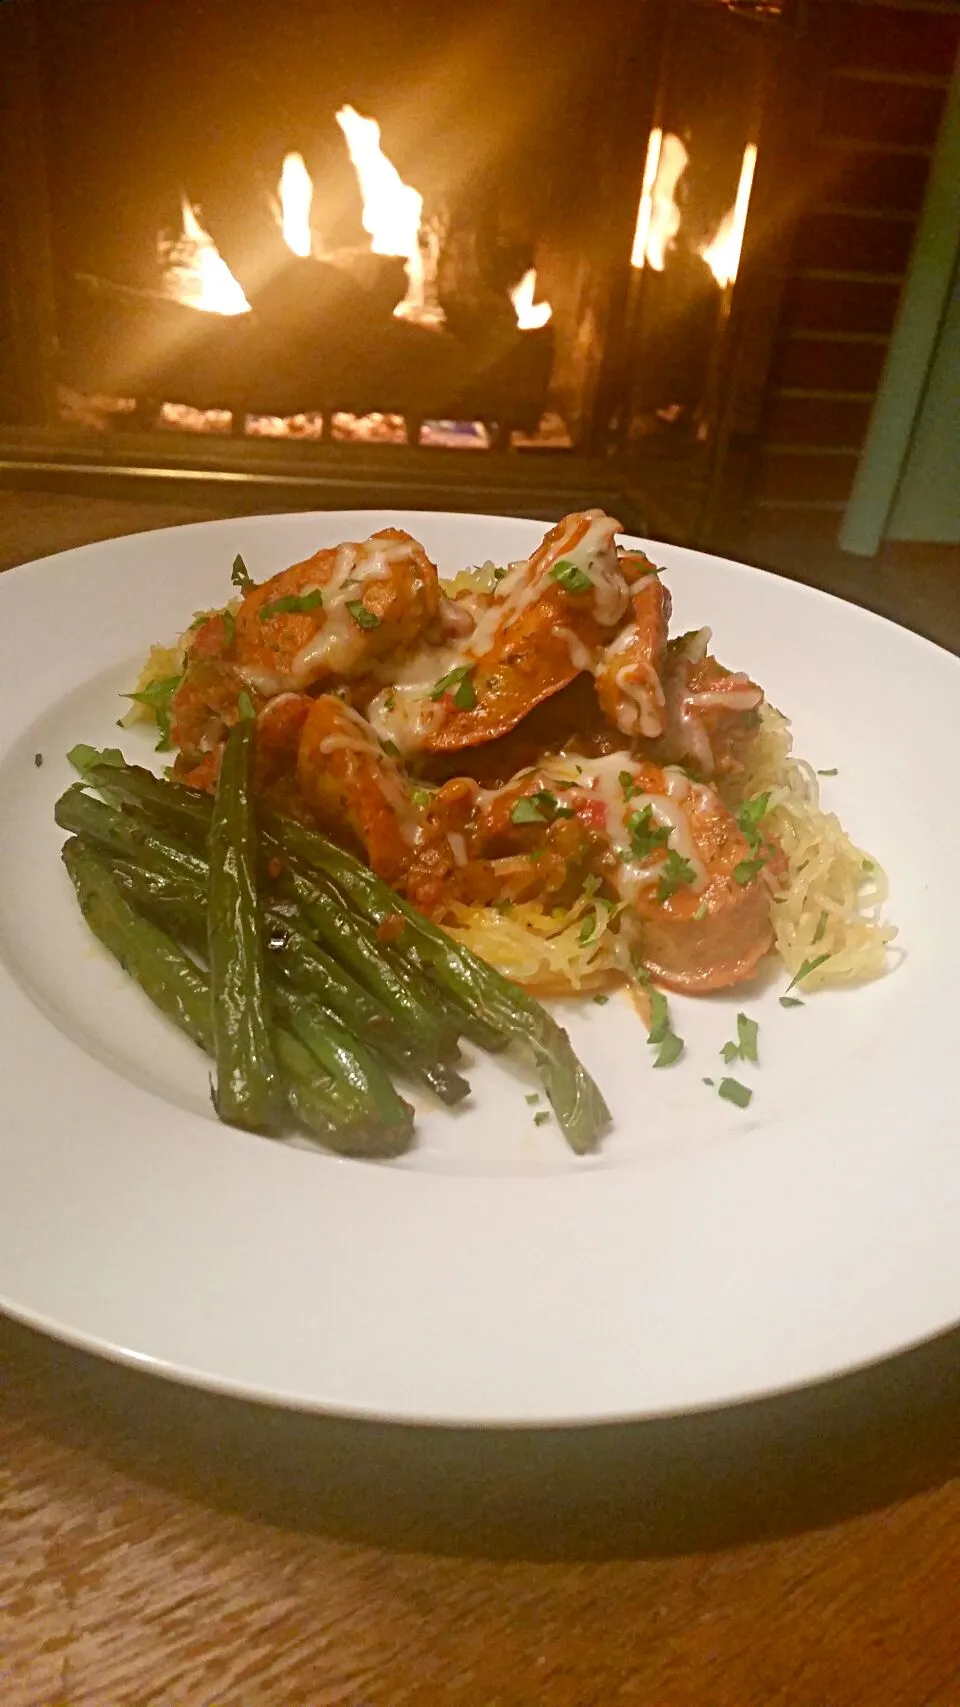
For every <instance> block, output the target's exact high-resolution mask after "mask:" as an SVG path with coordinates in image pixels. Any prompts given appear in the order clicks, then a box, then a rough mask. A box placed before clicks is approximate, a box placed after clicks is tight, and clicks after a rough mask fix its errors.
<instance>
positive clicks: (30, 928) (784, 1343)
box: [0, 512, 960, 1424]
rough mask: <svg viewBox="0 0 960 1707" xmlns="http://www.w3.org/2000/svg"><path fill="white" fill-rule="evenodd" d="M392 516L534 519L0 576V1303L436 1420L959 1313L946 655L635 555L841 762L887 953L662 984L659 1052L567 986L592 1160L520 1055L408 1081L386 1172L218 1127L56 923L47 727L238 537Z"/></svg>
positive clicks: (664, 1378)
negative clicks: (453, 1097)
mask: <svg viewBox="0 0 960 1707" xmlns="http://www.w3.org/2000/svg"><path fill="white" fill-rule="evenodd" d="M387 523H398V524H400V525H402V526H405V527H408V528H409V529H410V531H411V532H412V533H413V534H415V535H416V536H417V538H419V539H422V540H423V542H424V544H425V546H426V548H427V550H428V551H429V552H430V554H431V556H433V557H434V559H435V560H436V561H437V562H438V563H439V565H440V567H441V570H442V571H444V572H452V571H453V570H455V569H456V568H458V567H460V566H462V565H463V564H466V563H477V562H482V561H483V560H484V559H485V558H488V557H489V558H493V559H495V560H498V561H501V562H502V561H505V560H506V559H508V558H514V557H518V556H521V555H523V554H525V553H526V552H528V551H529V550H530V548H531V547H532V545H533V544H534V542H535V541H536V540H537V539H539V537H540V535H541V533H542V528H541V527H540V526H539V524H537V523H533V522H524V521H514V520H509V519H504V518H491V517H486V516H456V515H436V514H403V515H398V514H396V513H391V514H389V515H387V514H380V513H371V512H359V513H356V512H355V513H347V514H329V513H327V514H316V515H308V516H304V515H299V516H298V515H284V516H261V517H256V518H252V519H242V520H236V521H221V522H211V523H205V524H201V525H199V526H193V527H184V528H174V529H169V530H166V531H162V532H157V533H148V534H142V535H140V536H139V537H135V538H126V539H120V540H115V541H112V542H111V543H109V544H105V545H91V546H87V547H84V548H83V549H81V550H78V551H69V552H65V553H63V554H62V555H60V556H57V557H54V558H50V559H47V560H46V561H43V562H40V563H36V564H32V565H30V566H28V567H26V568H23V569H18V570H14V571H12V572H10V573H8V574H6V575H4V576H2V577H0V805H2V811H0V1072H2V1081H0V1082H2V1087H3V1089H2V1105H0V1107H2V1114H0V1121H2V1128H0V1303H2V1307H3V1308H4V1309H6V1310H7V1311H8V1312H10V1314H12V1315H15V1316H17V1317H19V1318H21V1319H22V1320H24V1321H26V1322H30V1323H32V1324H33V1325H35V1326H37V1327H40V1328H43V1329H45V1330H46V1331H48V1332H50V1333H53V1334H56V1335H59V1336H61V1337H62V1338H64V1339H66V1340H70V1341H73V1342H74V1343H77V1344H80V1345H83V1346H86V1347H88V1348H90V1349H93V1350H95V1351H99V1352H102V1353H106V1354H107V1355H109V1356H112V1357H116V1358H121V1359H124V1360H126V1361H129V1362H133V1363H137V1364H139V1365H141V1366H144V1367H148V1368H151V1369H153V1370H156V1371H157V1372H160V1373H163V1374H166V1375H169V1376H175V1377H178V1378H180V1379H183V1380H186V1381H192V1382H196V1383H200V1384H202V1385H204V1386H207V1387H211V1388H218V1389H221V1390H224V1391H229V1392H233V1393H240V1394H245V1395H249V1396H253V1397H257V1398H261V1399H269V1400H274V1401H280V1402H283V1403H287V1404H291V1405H296V1406H301V1407H306V1408H316V1409H322V1410H327V1411H339V1412H345V1413H352V1414H358V1415H361V1414H362V1415H369V1416H379V1417H390V1418H398V1419H404V1420H411V1421H414V1420H423V1421H430V1422H438V1423H452V1424H467V1423H505V1424H546V1423H574V1422H586V1421H595V1420H601V1419H611V1418H616V1417H640V1416H650V1415H654V1414H663V1413H669V1412H674V1411H680V1410H684V1409H688V1408H691V1407H701V1406H711V1405H717V1404H721V1403H728V1402H730V1401H733V1400H741V1399H746V1398H749V1397H753V1396H756V1395H759V1394H761V1393H768V1392H771V1391H774V1390H777V1389H783V1388H788V1387H791V1386H794V1385H797V1384H800V1383H803V1382H809V1381H812V1380H814V1379H816V1378H818V1377H822V1376H826V1375H830V1374H833V1373H835V1372H838V1371H841V1370H844V1369H847V1368H849V1367H851V1366H852V1365H856V1364H860V1363H864V1362H866V1361H869V1360H872V1359H876V1358H879V1357H882V1356H884V1355H886V1354H888V1353H891V1352H893V1351H896V1350H898V1349H900V1348H902V1347H904V1346H906V1345H908V1344H910V1343H911V1342H914V1341H916V1340H918V1339H921V1338H924V1337H926V1336H928V1335H931V1334H933V1333H935V1332H937V1331H938V1330H941V1329H944V1328H946V1327H947V1326H948V1325H950V1324H952V1323H953V1322H955V1321H956V1320H957V1319H958V1318H960V1239H958V1228H960V1131H958V1130H957V1120H956V1117H955V1116H953V1115H952V1114H951V1097H952V1094H953V1081H954V1078H955V1073H956V1058H957V1047H958V1043H957V1038H958V1033H957V1025H956V1018H955V1013H956V999H955V992H956V978H957V968H958V967H960V924H958V905H957V896H956V880H955V877H954V870H953V868H954V862H955V857H956V849H957V847H958V846H960V794H958V791H957V789H956V787H955V786H954V782H953V778H952V775H951V772H952V771H953V769H954V768H955V758H954V754H953V738H955V736H956V731H957V730H958V729H960V665H958V662H957V661H956V660H955V659H953V658H952V657H950V656H949V655H948V654H947V653H945V652H942V651H940V650H938V649H937V648H936V647H934V646H931V645H929V644H928V643H927V642H925V641H923V640H920V639H917V638H916V637H915V636H913V635H912V634H909V633H907V632H905V631H904V630H901V629H899V628H896V627H894V626H893V625H892V624H890V623H888V622H885V621H883V620H882V619H881V618H879V617H875V616H871V615H869V614H867V613H865V612H864V611H862V610H859V609H856V608H854V607H853V606H851V605H847V604H843V603H841V602H840V601H838V600H835V599H831V598H828V597H825V596H824V595H822V594H820V593H816V592H812V591H810V590H809V589H807V588H805V587H800V586H795V585H792V584H791V583H789V582H787V581H781V580H777V579H775V578H774V577H772V576H768V575H765V574H763V573H761V572H760V571H758V570H754V569H748V568H745V567H743V566H742V565H740V564H735V563H729V562H725V561H723V560H721V559H718V558H713V557H707V556H703V555H701V554H699V553H697V552H694V551H687V550H683V549H679V548H677V547H667V546H662V547H661V546H653V547H651V550H652V554H653V555H654V556H655V558H656V559H657V561H659V562H663V563H665V564H666V565H667V571H668V572H667V580H668V581H669V585H670V588H671V591H672V593H673V596H674V604H675V626H676V630H677V631H679V630H682V629H684V628H688V627H693V626H696V625H699V624H701V623H704V622H707V623H710V624H711V625H712V626H713V628H714V631H715V643H716V650H717V653H718V655H719V657H720V658H721V659H723V660H725V661H727V662H729V663H730V664H731V665H734V666H736V667H740V668H743V669H745V670H748V671H749V672H750V673H751V674H752V675H753V676H754V678H755V679H756V680H758V681H760V682H762V683H763V684H764V686H765V687H766V689H767V692H768V694H769V697H770V698H771V699H772V700H773V702H774V703H775V704H777V705H778V706H780V707H781V708H783V709H785V710H786V711H787V712H788V713H789V714H791V715H792V716H793V718H794V723H795V733H796V741H797V748H798V751H799V752H800V753H801V754H803V755H805V756H807V757H808V758H809V759H810V760H811V761H812V762H813V763H814V764H815V765H818V766H823V767H828V766H829V767H832V766H834V765H836V766H837V767H838V769H839V775H838V776H837V777H836V779H835V780H828V781H826V782H825V783H824V793H825V795H826V799H827V802H828V804H829V805H831V806H834V805H835V806H836V808H837V809H838V811H839V812H840V813H841V814H842V817H843V819H844V822H845V823H846V825H847V827H848V828H849V830H850V831H851V833H852V834H853V835H854V837H855V838H856V839H857V840H858V841H860V842H861V843H863V844H864V845H865V846H867V847H868V848H870V849H871V850H873V851H874V852H875V853H876V854H877V856H878V857H879V858H880V859H881V860H882V861H883V863H884V865H885V866H886V867H887V870H888V872H889V874H890V880H891V885H892V903H891V915H892V917H893V918H894V919H895V921H896V922H897V923H898V924H899V926H900V932H901V934H900V943H901V945H902V948H903V950H904V954H903V957H902V960H901V961H900V964H898V965H897V967H896V970H895V971H894V972H893V973H892V975H890V976H888V977H886V978H884V979H883V980H881V981H880V982H878V983H875V984H873V985H870V986H868V987H866V988H864V989H861V990H858V991H855V992H850V993H842V994H824V995H818V996H816V997H815V998H811V999H810V1000H809V1001H808V1002H807V1004H806V1005H805V1006H804V1007H803V1008H797V1009H794V1010H791V1011H786V1010H784V1009H782V1008H780V1006H779V1004H778V1002H777V994H778V990H779V989H782V987H783V981H780V982H779V984H778V985H777V984H768V985H767V986H766V987H765V988H764V989H762V990H760V991H750V992H748V993H746V994H745V993H744V992H740V993H734V994H733V995H731V996H730V997H723V998H711V999H708V1000H704V999H700V1000H692V999H688V1000H683V999H681V998H679V997H678V998H674V999H673V1004H672V1005H673V1011H674V1016H675V1025H676V1028H677V1029H678V1030H679V1031H680V1032H681V1033H682V1035H683V1036H684V1037H685V1038H686V1040H687V1054H686V1058H685V1059H684V1061H683V1062H681V1063H680V1064H679V1065H678V1066H676V1067H674V1068H671V1069H670V1070H669V1071H662V1072H653V1071H652V1070H651V1066H650V1053H651V1052H650V1050H649V1048H648V1047H647V1045H646V1043H645V1038H644V1033H643V1031H642V1028H641V1026H640V1024H639V1021H638V1019H637V1017H636V1015H635V1013H634V1012H633V1010H632V1008H631V1007H630V1005H629V1003H628V1001H627V1000H626V998H625V997H617V998H614V999H613V1000H611V1001H610V1003H609V1004H608V1005H607V1006H605V1007H600V1006H595V1005H593V1004H592V1003H586V1004H585V1005H582V1006H581V1007H579V1008H578V1009H576V1010H574V1009H571V1010H570V1012H569V1020H568V1023H569V1026H570V1030H571V1032H572V1035H573V1039H574V1043H575V1045H576V1047H577V1049H578V1050H579V1051H580V1052H581V1053H582V1055H583V1057H584V1059H585V1061H586V1062H587V1064H588V1065H589V1066H590V1068H591V1069H592V1071H593V1072H594V1074H595V1076H596V1077H597V1079H598V1080H599V1082H600V1084H601V1086H602V1087H603V1089H604V1091H605V1092H606V1094H607V1097H608V1100H609V1102H610V1104H611V1107H612V1109H613V1111H614V1115H615V1122H616V1124H615V1130H614V1132H613V1133H612V1134H611V1136H610V1137H608V1139H607V1140H606V1142H605V1144H604V1145H603V1148H602V1151H601V1152H600V1154H599V1155H598V1156H597V1157H596V1158H590V1159H588V1160H580V1161H578V1160H576V1159H575V1158H574V1157H573V1156H572V1155H571V1154H570V1153H569V1152H568V1151H567V1150H566V1148H565V1146H564V1143H563V1140H562V1138H561V1137H560V1134H559V1132H558V1131H557V1128H556V1127H555V1126H554V1125H553V1124H552V1123H551V1124H550V1125H548V1126H540V1127H536V1126H535V1125H534V1123H533V1119H532V1110H531V1109H530V1107H528V1105H527V1104H526V1103H525V1101H524V1092H525V1091H526V1090H528V1089H529V1088H530V1087H529V1085H528V1084H527V1083H524V1082H523V1081H521V1080H520V1079H519V1078H516V1077H511V1076H510V1074H509V1072H508V1071H507V1070H505V1069H504V1067H503V1066H502V1065H501V1064H499V1063H496V1062H489V1061H484V1062H482V1063H479V1064H478V1065H477V1067H476V1069H475V1070H472V1072H471V1077H472V1079H473V1083H474V1086H475V1090H476V1095H475V1097H474V1099H473V1104H472V1106H471V1107H470V1108H469V1109H468V1110H466V1111H464V1112H462V1113H458V1114H456V1115H451V1114H449V1113H447V1112H445V1111H437V1110H432V1109H431V1110H425V1111H424V1113H423V1117H422V1122H421V1123H420V1136H419V1142H418V1144H417V1146H416V1148H415V1149H414V1150H413V1151H412V1153H411V1154H410V1155H409V1156H408V1157H407V1158H405V1159H404V1160H403V1161H402V1162H400V1163H397V1164H393V1165H387V1166H377V1165H372V1164H369V1163H359V1162H349V1161H343V1160H338V1159H336V1158H334V1157H331V1156H328V1155H325V1154H323V1153H321V1152H318V1151H315V1150H308V1149H304V1148H299V1147H295V1146H291V1145H286V1144H275V1143H271V1142H269V1141H268V1140H265V1139H261V1138H255V1137H249V1136H246V1135H244V1134H242V1133H240V1132H237V1131H233V1130H230V1129H228V1128H226V1127H223V1126H221V1125H219V1124H218V1123H217V1121H216V1119H215V1118H214V1116H213V1112H212V1109H211V1107H210V1104H209V1098H208V1081H207V1071H206V1068H205V1064H204V1062H203V1060H202V1058H201V1057H200V1055H199V1053H198V1052H197V1051H196V1050H195V1049H194V1048H193V1046H192V1045H191V1044H190V1043H189V1042H187V1041H185V1040H184V1039H183V1038H182V1037H181V1036H180V1035H179V1034H177V1033H175V1032H174V1031H173V1029H172V1028H170V1027H168V1026H167V1025H166V1023H165V1022H164V1021H163V1020H162V1019H161V1018H160V1017H159V1016H158V1015H157V1014H156V1013H155V1011H154V1010H153V1009H152V1008H151V1007H150V1006H149V1004H148V1003H147V1001H146V999H145V998H144V997H142V996H141V994H140V992H139V991H138V990H137V989H136V988H135V987H134V986H133V985H132V984H131V983H130V982H129V981H128V980H127V979H126V978H125V976H124V974H123V973H121V972H120V970H119V969H118V967H117V966H116V965H115V964H114V963H113V962H112V961H111V960H110V959H109V958H108V957H107V955H106V954H105V953H104V952H102V951H101V950H100V948H99V946H98V945H97V944H96V943H95V942H94V941H93V939H92V938H91V937H90V936H89V934H88V933H87V931H86V927H85V926H84V924H83V923H82V920H81V919H80V917H79V914H78V911H77V908H76V905H75V903H74V899H73V894H72V890H71V889H70V885H69V883H68V881H67V878H66V876H65V874H64V873H63V871H62V868H61V865H60V861H59V859H58V846H59V843H60V841H61V839H62V838H61V836H60V834H59V832H58V831H57V829H56V828H55V826H54V823H53V817H52V807H53V802H54V800H55V798H56V796H57V794H58V793H59V792H60V791H61V789H62V788H63V787H64V786H65V785H66V783H67V782H68V780H70V774H69V771H68V766H67V764H66V760H65V758H64V754H65V752H66V750H67V749H68V747H70V746H71V745H72V743H73V742H75V741H78V740H85V741H91V742H95V743H98V744H99V743H107V744H110V743H115V742H116V741H117V739H118V736H117V732H116V730H115V728H114V720H115V718H116V717H117V716H118V715H119V713H120V711H121V709H122V702H121V701H120V700H119V699H118V697H117V695H118V694H119V693H120V691H121V690H122V689H124V688H129V687H130V685H131V684H132V682H133V679H134V677H135V675H136V672H137V669H138V666H139V662H140V660H141V659H142V656H143V654H144V652H145V649H146V647H147V645H148V643H149V642H151V641H153V640H156V639H166V638H170V637H172V636H173V635H174V634H176V633H177V632H178V631H179V630H180V629H181V628H182V627H183V625H184V622H185V620H186V619H187V617H188V616H189V614H190V612H192V611H193V610H195V609H197V608H198V607H202V606H210V605H215V604H218V603H220V602H221V601H222V600H223V599H224V598H225V597H226V596H227V595H228V594H229V591H230V585H229V573H230V564H231V561H232V558H233V556H234V554H235V552H237V551H238V550H239V551H242V552H243V555H244V557H245V558H246V561H247V563H248V565H249V568H250V571H251V573H252V574H253V575H254V577H256V578H257V579H259V578H261V577H265V576H266V575H269V574H271V573H272V572H274V571H275V570H277V569H279V568H281V567H283V566H285V565H286V564H288V563H291V562H293V561H295V560H296V559H297V558H300V557H303V556H304V555H306V554H307V553H308V552H310V551H313V550H315V549H316V548H317V547H318V546H320V545H325V544H332V543H335V542H337V541H340V540H342V539H349V538H362V537H364V536H365V535H366V534H368V533H369V532H370V531H371V530H372V529H374V528H376V527H379V526H383V525H385V524H387ZM122 739H123V745H124V747H125V748H126V750H127V752H128V753H131V754H135V753H136V752H137V750H138V739H137V737H135V736H133V735H127V736H126V737H123V738H122ZM941 742H942V743H943V756H942V757H940V756H939V753H938V749H939V745H940V743H941ZM141 751H142V752H144V753H145V752H146V751H148V748H147V747H146V745H144V746H143V747H142V748H141ZM36 754H42V757H43V763H42V766H40V767H39V768H38V767H37V765H36V764H35V755H36ZM740 1007H745V1008H746V1009H747V1011H748V1012H749V1013H751V1014H753V1015H754V1016H755V1017H756V1018H757V1019H759V1020H760V1022H761V1028H760V1050H761V1057H762V1064H761V1066H760V1067H759V1068H757V1069H750V1068H744V1069H743V1070H742V1072H741V1077H743V1078H748V1077H749V1078H750V1082H751V1083H752V1084H753V1086H754V1092H755V1094H754V1098H753V1102H752V1105H751V1106H750V1108H749V1109H748V1110H746V1111H741V1110H739V1109H736V1108H733V1107H731V1106H729V1105H728V1104H725V1103H723V1102H721V1101H720V1100H719V1099H718V1097H717V1095H716V1093H715V1092H714V1091H711V1090H709V1089H708V1088H707V1087H706V1086H704V1085H703V1083H702V1077H703V1075H710V1076H714V1075H715V1073H716V1068H717V1051H718V1049H719V1047H720V1045H721V1044H722V1043H723V1042H724V1041H725V1039H726V1038H727V1037H729V1036H730V1035H731V1033H732V1030H733V1021H734V1016H735V1013H736V1011H737V1009H738V1008H740Z"/></svg>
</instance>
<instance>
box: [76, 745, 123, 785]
mask: <svg viewBox="0 0 960 1707" xmlns="http://www.w3.org/2000/svg"><path fill="white" fill-rule="evenodd" d="M67 762H68V764H71V765H72V766H73V768H74V770H75V771H79V772H80V775H81V776H84V777H85V776H86V774H87V771H88V770H90V768H91V766H92V765H120V766H121V768H122V767H123V766H124V765H125V764H126V762H127V761H126V759H125V758H124V756H123V754H122V753H121V751H120V748H119V747H90V746H88V745H87V743H86V741H78V742H77V744H76V746H75V747H71V748H70V751H69V753H68V754H67Z"/></svg>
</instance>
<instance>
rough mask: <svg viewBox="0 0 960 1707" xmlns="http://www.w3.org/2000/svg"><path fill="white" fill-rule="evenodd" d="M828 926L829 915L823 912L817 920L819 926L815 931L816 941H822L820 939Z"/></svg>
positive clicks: (814, 938)
mask: <svg viewBox="0 0 960 1707" xmlns="http://www.w3.org/2000/svg"><path fill="white" fill-rule="evenodd" d="M826 928H827V915H826V913H821V914H820V917H819V919H818V920H817V928H816V930H815V931H814V933H813V940H814V942H819V941H820V939H821V937H822V936H823V933H824V931H825V930H826Z"/></svg>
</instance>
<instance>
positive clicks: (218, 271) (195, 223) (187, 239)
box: [159, 196, 250, 314]
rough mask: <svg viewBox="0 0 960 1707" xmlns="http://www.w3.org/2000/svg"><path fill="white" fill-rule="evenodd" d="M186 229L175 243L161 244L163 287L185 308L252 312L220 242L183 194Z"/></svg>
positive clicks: (213, 311) (225, 311) (212, 311)
mask: <svg viewBox="0 0 960 1707" xmlns="http://www.w3.org/2000/svg"><path fill="white" fill-rule="evenodd" d="M181 210H182V217H183V229H182V231H181V234H180V236H179V238H177V239H176V240H175V241H174V242H172V243H169V242H167V243H161V244H160V245H159V249H160V257H161V260H162V261H164V263H165V268H164V273H163V290H164V294H165V295H166V296H170V297H172V298H173V300H174V302H182V303H183V305H184V307H185V308H201V309H203V311H204V312H205V313H206V314H249V312H250V304H249V302H248V301H247V299H246V297H245V296H244V294H243V288H242V286H241V285H240V284H239V283H238V282H237V280H236V279H235V278H234V276H233V274H232V272H231V271H230V268H229V267H228V266H227V263H226V261H225V260H224V259H223V256H222V255H221V253H220V251H219V249H218V248H217V245H216V244H215V242H214V241H213V238H212V237H211V236H210V233H209V231H205V230H204V228H203V226H202V225H201V224H200V221H199V219H198V218H197V210H196V208H195V207H193V205H192V204H191V203H190V202H189V201H188V200H187V198H186V196H182V197H181Z"/></svg>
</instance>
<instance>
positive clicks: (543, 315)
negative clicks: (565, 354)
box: [510, 267, 553, 332]
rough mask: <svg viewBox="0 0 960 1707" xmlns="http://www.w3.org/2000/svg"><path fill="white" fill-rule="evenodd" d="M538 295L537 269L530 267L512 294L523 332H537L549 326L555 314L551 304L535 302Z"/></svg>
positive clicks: (512, 300)
mask: <svg viewBox="0 0 960 1707" xmlns="http://www.w3.org/2000/svg"><path fill="white" fill-rule="evenodd" d="M536 294H537V269H536V267H528V269H527V271H526V272H525V273H524V275H523V278H522V279H521V280H520V283H519V284H515V285H514V287H513V289H512V291H511V292H510V301H511V302H512V303H513V307H514V312H515V314H516V316H517V325H518V326H519V328H520V330H521V332H535V331H537V330H538V329H539V327H541V326H545V325H546V324H547V321H548V320H549V319H550V316H551V315H552V313H553V309H552V308H551V307H550V304H549V302H534V300H533V299H534V297H535V296H536Z"/></svg>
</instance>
